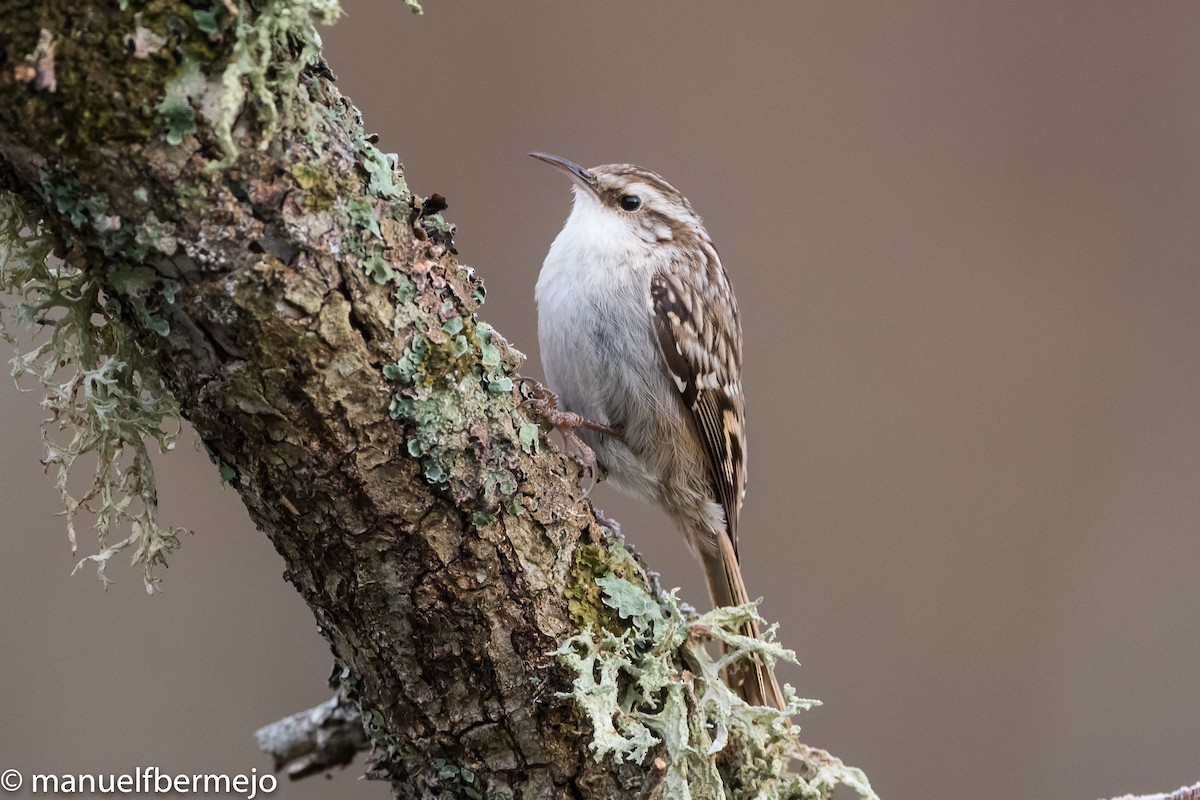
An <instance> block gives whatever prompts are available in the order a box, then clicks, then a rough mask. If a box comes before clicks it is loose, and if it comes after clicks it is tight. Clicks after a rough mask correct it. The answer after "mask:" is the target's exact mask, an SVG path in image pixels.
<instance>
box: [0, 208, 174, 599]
mask: <svg viewBox="0 0 1200 800" xmlns="http://www.w3.org/2000/svg"><path fill="white" fill-rule="evenodd" d="M63 196H64V197H65V195H63ZM94 213H95V209H92V210H90V211H87V212H86V213H85V212H84V211H80V215H81V222H80V224H83V219H84V218H86V216H87V215H94ZM52 247H53V241H52V240H51V238H50V237H49V235H48V234H46V233H45V231H44V230H43V229H42V227H41V224H40V223H39V222H37V220H36V217H35V216H34V215H33V213H32V212H31V211H29V210H27V209H26V208H24V207H23V205H22V203H21V201H20V200H19V199H18V198H17V197H16V196H15V195H11V194H9V195H3V196H0V289H2V290H3V291H4V292H5V293H7V294H8V295H9V296H10V298H12V301H11V302H10V303H6V304H5V305H4V306H3V307H2V308H0V312H2V313H0V332H2V333H3V335H4V338H5V339H6V340H7V341H9V342H10V343H11V344H13V345H14V346H17V347H18V351H17V354H16V356H15V357H14V358H13V359H12V362H11V363H12V374H13V377H14V378H15V379H16V380H17V381H18V385H20V384H21V382H22V381H23V380H28V381H31V382H32V383H33V386H34V387H35V388H37V389H39V390H41V391H42V392H43V393H44V396H43V399H42V406H43V408H45V409H46V410H47V411H49V412H50V416H49V417H48V418H47V419H46V420H45V421H44V422H43V423H42V438H43V440H44V442H45V446H46V460H45V463H46V465H47V467H49V466H51V465H53V466H54V467H55V468H56V485H57V487H58V490H59V493H60V494H61V496H62V499H63V503H64V505H65V507H66V518H67V536H68V538H69V539H70V542H71V549H72V552H74V551H75V549H76V546H77V534H76V529H75V523H76V518H77V516H78V514H79V512H80V511H85V512H88V513H90V514H92V515H94V517H95V525H94V527H95V529H96V535H97V538H98V540H99V544H100V548H101V550H100V552H98V553H96V554H94V555H90V556H87V557H86V558H84V559H83V560H82V561H80V562H79V565H78V566H77V567H76V569H78V567H79V566H82V565H83V564H84V563H86V562H88V561H92V562H94V563H96V564H97V569H98V572H99V575H100V579H101V580H102V581H103V582H104V583H105V584H106V585H107V583H109V579H108V577H107V575H106V574H105V568H106V566H107V564H108V561H109V559H111V558H112V557H113V556H115V555H117V554H118V553H120V552H122V551H124V550H127V549H132V551H133V562H134V563H135V564H141V565H142V568H143V580H144V582H145V586H146V590H147V591H153V590H154V588H155V586H156V585H157V583H158V578H157V577H156V575H155V568H156V567H157V566H158V565H160V564H164V563H165V562H166V556H167V554H168V553H170V552H171V551H172V550H174V549H175V548H176V547H178V546H179V537H180V534H181V533H183V530H182V529H180V528H169V527H164V526H162V525H160V524H159V522H158V498H157V493H156V490H155V485H154V469H153V466H152V464H151V460H150V450H149V447H148V445H147V443H148V442H154V443H156V444H157V445H158V448H159V450H160V451H165V450H170V449H172V448H173V447H174V445H175V440H176V437H177V436H178V434H179V424H180V423H179V409H178V407H177V406H176V404H175V402H174V400H173V399H172V398H171V396H170V395H169V393H168V392H167V391H166V389H165V387H163V385H162V384H161V382H160V380H159V378H158V373H157V372H156V371H155V370H154V369H153V368H152V367H151V366H150V365H149V362H148V361H147V360H146V359H145V357H144V356H143V354H142V353H141V351H140V350H139V349H138V347H137V345H136V344H135V343H134V340H133V336H132V333H131V332H130V331H129V329H128V328H126V327H125V325H123V324H122V323H121V322H120V321H119V320H118V319H116V317H115V316H113V315H112V314H109V313H107V312H106V310H105V307H104V303H103V302H102V295H101V292H100V289H99V286H98V284H97V283H96V282H95V281H94V280H93V279H92V278H91V277H90V276H89V275H88V274H87V273H85V272H84V271H82V270H80V269H77V268H75V267H73V266H71V265H70V264H68V263H63V262H61V261H59V260H57V259H55V258H53V257H52V256H51V249H52ZM130 279H131V280H133V278H132V277H131V278H130ZM14 323H15V325H19V326H23V327H25V328H27V329H28V330H30V331H32V333H31V336H32V338H33V339H34V341H35V342H36V341H37V340H38V339H39V338H40V339H41V342H40V343H35V344H31V345H25V346H24V347H25V349H24V351H22V350H21V349H20V347H19V346H18V342H17V339H16V337H15V336H14V334H13V328H14V327H15V325H14ZM88 458H94V459H95V470H94V473H93V477H92V481H91V484H90V485H89V486H88V487H87V488H86V489H85V490H84V492H83V493H82V494H80V495H79V496H75V495H73V494H72V493H71V492H70V491H68V481H69V479H70V477H71V475H72V474H73V471H74V468H75V466H76V464H77V462H79V461H80V459H85V460H87V459H88ZM122 525H128V526H129V533H128V535H127V536H125V538H123V539H121V540H120V541H117V542H110V534H112V532H113V531H114V529H115V528H117V527H118V526H122Z"/></svg>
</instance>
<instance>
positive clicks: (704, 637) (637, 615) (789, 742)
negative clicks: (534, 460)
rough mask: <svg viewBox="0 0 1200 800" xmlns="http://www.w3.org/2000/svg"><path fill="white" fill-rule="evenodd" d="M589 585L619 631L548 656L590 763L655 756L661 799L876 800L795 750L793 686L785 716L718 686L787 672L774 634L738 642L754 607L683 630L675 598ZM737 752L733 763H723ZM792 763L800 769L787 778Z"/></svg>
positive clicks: (616, 582)
mask: <svg viewBox="0 0 1200 800" xmlns="http://www.w3.org/2000/svg"><path fill="white" fill-rule="evenodd" d="M585 547H586V545H585ZM581 549H582V548H581ZM579 559H580V557H579V556H577V562H578V560H579ZM582 559H583V561H584V562H585V563H589V562H592V561H595V560H596V556H595V555H594V554H585V555H584V556H583V557H582ZM594 582H595V584H596V586H597V587H598V590H599V592H600V600H601V602H602V604H603V606H605V607H606V608H608V609H611V610H612V612H613V613H614V614H615V615H616V616H617V617H619V619H620V621H621V624H620V625H619V626H617V627H616V628H615V629H614V626H612V625H607V624H605V625H588V626H586V627H585V628H584V629H583V631H582V632H581V633H579V634H577V635H575V636H573V637H571V638H570V639H568V640H567V641H566V642H564V643H563V645H562V646H561V647H559V648H558V649H557V650H555V651H554V652H553V653H552V655H554V656H557V657H558V658H559V659H560V660H561V661H562V663H563V664H565V665H566V666H567V667H568V668H569V669H571V670H572V672H573V673H574V674H575V678H574V680H573V682H572V689H571V691H570V692H567V693H565V694H564V695H563V696H564V697H570V698H572V699H573V700H574V701H575V702H576V703H577V704H578V705H579V707H580V709H581V710H582V711H583V712H584V713H585V714H586V715H587V717H588V719H589V720H590V721H591V725H592V741H591V743H590V748H591V750H592V752H593V754H594V757H595V758H596V760H597V761H599V760H602V759H605V758H612V759H615V760H617V761H620V762H629V763H634V764H639V765H642V764H645V762H647V760H648V759H649V758H650V757H651V756H652V755H653V756H656V757H657V758H659V759H661V760H659V761H656V762H655V766H652V765H648V764H647V765H646V766H647V767H651V768H655V769H659V770H661V775H660V777H659V781H660V785H658V786H656V787H654V789H653V791H652V792H651V794H652V795H653V796H659V797H671V798H706V799H707V798H751V797H753V798H762V799H763V800H775V799H776V798H780V799H782V798H795V799H797V800H799V799H800V798H803V800H818V799H819V800H828V798H830V797H831V795H832V793H833V790H834V788H835V787H836V786H837V785H838V784H846V785H847V786H849V787H850V788H851V789H853V790H854V791H856V792H857V793H858V794H859V796H860V797H861V798H863V800H877V798H876V796H875V794H874V792H873V791H872V790H871V787H870V783H869V782H868V781H867V779H866V776H864V775H863V774H862V772H861V771H860V770H857V769H854V768H852V767H846V766H845V765H843V764H842V763H841V762H840V761H838V760H837V759H836V758H833V757H832V756H829V755H828V754H826V753H823V752H821V751H817V750H814V749H811V748H808V747H805V746H804V745H800V744H799V743H798V742H799V739H798V736H797V735H798V733H799V727H798V726H796V725H794V724H793V723H792V719H791V718H792V717H793V716H795V715H797V714H799V713H800V712H802V711H805V710H807V709H809V708H811V707H812V706H814V705H816V704H817V703H816V701H814V700H802V699H800V698H798V697H797V696H796V693H795V691H794V690H792V688H791V687H790V686H789V687H785V689H784V692H785V695H786V697H787V708H786V709H784V710H783V711H776V710H775V709H771V708H764V707H761V706H750V705H748V704H747V703H746V702H745V701H743V700H742V699H741V698H740V697H738V696H737V695H736V694H735V693H734V692H733V691H731V690H730V689H729V688H728V687H727V686H726V685H725V683H724V682H723V681H722V680H721V674H722V672H723V671H724V670H725V669H726V668H727V667H729V666H730V665H731V664H734V663H736V662H737V661H740V660H742V659H746V658H752V657H758V658H762V659H764V660H766V661H767V662H768V663H772V664H773V663H774V662H775V661H777V660H786V661H792V662H794V661H795V655H794V654H793V653H792V652H791V651H790V650H786V649H784V648H783V647H781V646H780V645H779V644H778V643H776V642H775V626H773V625H772V626H769V627H765V629H764V632H763V634H762V636H761V637H759V638H757V639H756V638H751V637H747V636H743V635H741V634H740V633H739V632H738V631H739V630H740V629H741V628H742V626H743V625H744V624H745V623H746V622H747V621H748V620H751V619H753V620H756V621H757V622H759V623H760V624H762V622H763V621H762V619H761V618H760V617H759V616H758V612H757V610H756V608H755V604H753V603H751V604H747V605H744V606H735V607H730V608H718V609H715V610H713V611H711V612H709V613H708V614H705V615H703V616H701V617H699V618H692V619H690V618H689V617H688V615H687V614H685V612H684V610H683V608H682V607H681V605H680V603H679V600H678V599H677V598H676V596H675V593H674V592H672V593H670V594H662V595H660V596H658V597H655V596H653V595H652V594H651V593H650V592H648V591H647V590H646V588H645V587H644V586H642V585H640V584H638V583H635V582H633V581H630V580H627V579H626V578H623V577H620V576H618V575H616V574H614V573H606V574H605V575H603V576H600V577H599V578H596V579H595V580H594ZM711 640H715V641H716V642H718V643H720V645H721V651H722V654H721V655H720V656H719V657H714V656H713V655H712V654H711V653H710V652H709V650H708V648H707V647H706V643H707V642H708V641H711ZM734 743H736V747H737V751H738V758H736V759H732V758H731V759H725V760H722V758H721V754H722V753H723V752H724V751H726V749H727V748H729V747H730V745H731V744H734ZM795 762H800V763H801V765H802V766H803V767H804V769H802V770H798V771H793V764H794V763H795ZM801 773H803V776H802V774H801Z"/></svg>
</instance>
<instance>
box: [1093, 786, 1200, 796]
mask: <svg viewBox="0 0 1200 800" xmlns="http://www.w3.org/2000/svg"><path fill="white" fill-rule="evenodd" d="M1112 800H1200V783H1193V784H1192V785H1191V786H1181V787H1180V788H1178V789H1176V790H1175V791H1173V792H1167V793H1163V794H1126V795H1121V796H1120V797H1114V798H1112Z"/></svg>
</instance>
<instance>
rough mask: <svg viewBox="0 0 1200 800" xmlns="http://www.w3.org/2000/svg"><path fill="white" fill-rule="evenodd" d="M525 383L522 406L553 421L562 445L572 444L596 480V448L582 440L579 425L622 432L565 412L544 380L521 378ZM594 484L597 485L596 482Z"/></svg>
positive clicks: (597, 475)
mask: <svg viewBox="0 0 1200 800" xmlns="http://www.w3.org/2000/svg"><path fill="white" fill-rule="evenodd" d="M521 380H522V383H524V385H525V386H526V387H528V391H527V396H526V397H525V400H524V401H522V403H521V404H522V405H525V406H529V408H531V409H533V411H535V412H536V413H537V414H538V415H539V416H541V417H542V418H543V419H545V420H546V421H547V422H549V423H550V425H551V427H553V428H554V430H556V431H558V432H559V434H560V435H561V436H562V437H563V445H564V447H566V449H567V450H568V451H570V449H571V448H572V447H574V448H575V451H576V452H577V453H578V454H579V460H580V461H582V462H583V465H584V466H585V467H587V469H588V472H590V473H591V475H592V479H593V481H594V480H595V479H596V478H597V477H603V476H602V475H600V472H601V471H602V470H601V468H600V467H599V466H598V465H597V463H596V451H595V450H593V449H592V448H591V447H589V446H588V445H587V443H586V442H584V441H583V439H581V438H579V434H577V433H575V431H577V430H578V429H580V428H583V429H584V430H589V431H596V432H597V433H603V434H606V435H608V436H616V437H618V438H619V437H620V436H621V432H620V431H618V430H617V429H616V428H613V427H612V426H609V425H604V424H602V423H599V422H595V421H593V420H590V419H588V418H587V417H585V416H583V415H582V414H576V413H575V412H573V411H563V410H562V409H560V408H559V407H558V395H556V394H555V393H554V392H552V391H550V390H549V389H547V388H546V387H545V386H543V385H542V384H541V383H538V382H537V381H535V380H533V379H532V378H522V379H521ZM593 485H595V484H594V483H593Z"/></svg>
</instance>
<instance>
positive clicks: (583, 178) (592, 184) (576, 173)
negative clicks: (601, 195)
mask: <svg viewBox="0 0 1200 800" xmlns="http://www.w3.org/2000/svg"><path fill="white" fill-rule="evenodd" d="M529 155H531V156H533V157H534V158H536V159H537V160H538V161H545V162H546V163H547V164H549V165H550V166H552V167H554V168H555V169H558V170H560V171H561V172H565V173H566V174H567V177H569V178H570V179H571V180H573V181H575V183H576V184H578V185H579V186H582V187H583V188H584V189H587V190H588V191H589V192H591V193H592V194H593V195H596V194H598V191H597V188H596V176H595V175H593V174H592V173H591V172H590V171H589V170H588V169H586V168H585V167H581V166H579V165H578V164H576V163H575V162H574V161H571V160H570V159H566V158H563V157H562V156H556V155H551V154H550V153H530V154H529Z"/></svg>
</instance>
